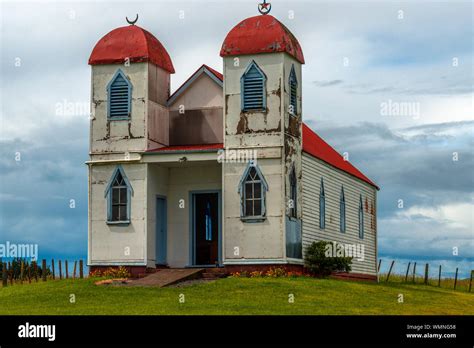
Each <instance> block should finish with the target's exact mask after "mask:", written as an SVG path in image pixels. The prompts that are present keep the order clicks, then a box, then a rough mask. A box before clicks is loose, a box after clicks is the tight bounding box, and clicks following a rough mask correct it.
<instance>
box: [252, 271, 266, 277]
mask: <svg viewBox="0 0 474 348" xmlns="http://www.w3.org/2000/svg"><path fill="white" fill-rule="evenodd" d="M260 277H263V272H261V271H253V272H250V278H260Z"/></svg>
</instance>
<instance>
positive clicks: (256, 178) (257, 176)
mask: <svg viewBox="0 0 474 348" xmlns="http://www.w3.org/2000/svg"><path fill="white" fill-rule="evenodd" d="M238 191H239V194H240V198H241V209H240V216H241V218H242V219H243V220H263V219H265V214H266V209H265V193H266V191H268V185H267V182H266V181H265V178H264V177H263V174H262V172H261V171H260V168H259V167H258V165H257V164H256V163H255V162H254V161H250V162H249V163H248V165H247V167H246V168H245V170H244V173H243V175H242V177H241V179H240V183H239V188H238Z"/></svg>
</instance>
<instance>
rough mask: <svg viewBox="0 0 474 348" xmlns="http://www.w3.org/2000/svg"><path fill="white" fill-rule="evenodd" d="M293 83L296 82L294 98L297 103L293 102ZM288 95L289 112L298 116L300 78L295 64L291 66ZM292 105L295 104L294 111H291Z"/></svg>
mask: <svg viewBox="0 0 474 348" xmlns="http://www.w3.org/2000/svg"><path fill="white" fill-rule="evenodd" d="M292 84H294V99H295V100H294V103H295V104H293V103H292V99H293V89H292ZM288 96H289V102H288V113H289V114H290V115H291V116H297V114H298V79H297V78H296V72H295V65H294V64H293V65H292V66H291V71H290V75H289V76H288ZM291 106H293V112H291Z"/></svg>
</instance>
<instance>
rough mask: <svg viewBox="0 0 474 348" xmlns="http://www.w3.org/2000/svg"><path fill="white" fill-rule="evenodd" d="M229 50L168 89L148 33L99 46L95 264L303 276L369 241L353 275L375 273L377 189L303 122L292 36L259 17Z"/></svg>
mask: <svg viewBox="0 0 474 348" xmlns="http://www.w3.org/2000/svg"><path fill="white" fill-rule="evenodd" d="M217 51H218V48H216V54H217ZM220 55H221V57H222V63H223V65H222V71H223V73H222V74H221V73H219V72H218V71H216V70H214V69H213V68H211V67H209V66H207V65H201V66H200V67H198V68H197V70H196V71H195V73H194V74H192V75H191V76H190V77H189V78H188V80H187V81H186V82H185V83H184V84H183V85H182V86H181V87H179V88H178V89H177V90H176V91H174V92H173V93H170V78H171V74H173V73H174V71H175V70H174V66H173V63H172V60H171V57H170V56H169V54H168V52H167V51H166V49H165V47H164V46H163V44H162V43H161V42H160V41H159V40H158V39H157V38H156V37H155V36H154V35H153V34H151V33H150V32H148V31H146V30H145V29H143V28H141V27H139V26H138V25H135V24H131V25H128V26H124V27H120V28H116V29H114V30H112V31H111V32H109V33H108V34H106V35H105V36H104V37H102V38H101V39H100V40H99V41H98V42H97V44H96V45H95V47H94V49H93V51H92V53H91V55H90V58H89V64H90V65H91V68H92V84H91V85H92V92H91V98H92V100H91V101H92V118H91V122H90V160H89V161H88V162H87V164H88V168H89V210H88V219H89V223H88V226H89V228H88V264H89V266H90V268H91V270H94V269H101V268H104V267H110V266H119V265H123V266H126V267H128V268H129V269H130V271H131V272H132V273H133V274H139V273H144V272H145V270H146V268H157V267H172V268H174V267H175V268H183V267H216V266H219V267H225V269H226V270H229V271H235V270H238V269H248V270H250V269H264V268H268V267H271V266H280V267H287V268H292V269H293V268H300V267H302V265H303V255H304V253H305V247H306V246H307V245H309V244H310V243H311V242H313V241H318V240H326V241H335V242H338V243H343V244H344V245H357V246H358V247H359V250H360V247H362V248H361V249H362V250H363V252H364V253H363V255H358V256H359V257H355V258H354V260H353V266H352V273H351V274H352V275H353V276H354V277H365V278H374V277H376V274H377V269H376V268H377V265H376V260H377V223H376V222H377V220H376V212H377V209H376V206H377V197H376V194H377V190H378V187H377V186H376V184H374V183H373V182H372V181H371V180H370V179H369V178H367V177H366V176H365V175H364V174H362V172H360V171H359V170H358V169H356V168H355V167H354V166H353V165H352V164H350V163H349V162H348V161H345V160H344V158H343V157H342V156H341V155H339V154H338V153H337V152H336V151H335V150H334V149H333V148H332V147H331V146H330V145H329V144H327V143H326V142H325V141H324V140H323V139H321V138H320V137H319V136H318V135H317V134H316V133H315V132H314V131H313V130H312V129H310V128H309V127H308V126H307V125H306V124H304V123H303V121H302V118H303V115H302V109H303V108H302V95H303V91H302V88H301V86H302V83H301V81H302V79H303V77H302V73H301V66H302V64H304V63H305V60H304V56H303V51H302V49H301V46H300V44H299V43H298V40H297V39H296V37H295V36H294V35H293V34H292V33H291V32H290V31H289V29H288V28H287V27H285V26H284V25H283V24H282V23H281V22H280V21H279V20H278V19H276V18H274V17H272V16H271V15H269V14H265V15H258V16H255V17H250V18H246V19H244V20H243V21H241V22H240V23H238V24H237V25H235V26H234V27H233V28H232V29H231V30H230V31H229V33H228V34H227V36H226V37H225V39H224V42H223V44H222V47H221V50H220ZM196 63H197V66H198V62H196ZM219 70H220V69H219ZM315 112H317V110H315ZM360 256H361V257H360Z"/></svg>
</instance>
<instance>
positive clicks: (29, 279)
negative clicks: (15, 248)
mask: <svg viewBox="0 0 474 348" xmlns="http://www.w3.org/2000/svg"><path fill="white" fill-rule="evenodd" d="M32 266H33V261H31V263H28V262H27V263H26V269H27V270H28V283H30V284H31V267H32Z"/></svg>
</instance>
